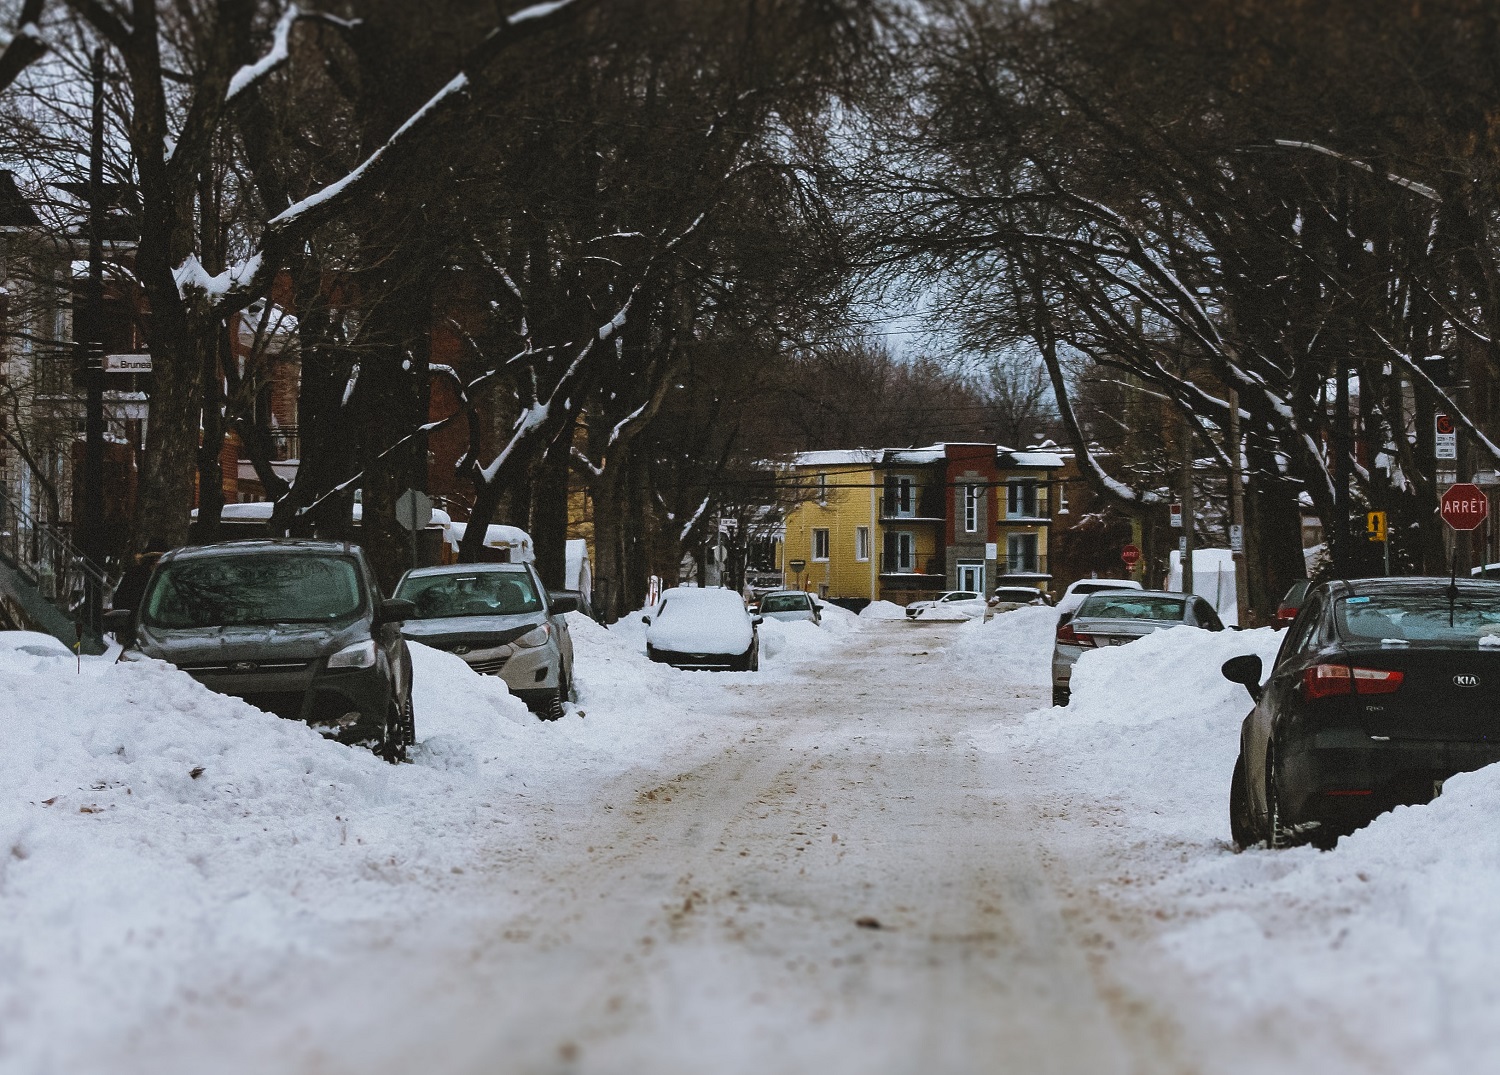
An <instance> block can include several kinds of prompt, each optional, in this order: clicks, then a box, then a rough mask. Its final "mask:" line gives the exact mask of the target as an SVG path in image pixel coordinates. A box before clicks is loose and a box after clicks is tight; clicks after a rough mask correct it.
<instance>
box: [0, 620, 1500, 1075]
mask: <svg viewBox="0 0 1500 1075" xmlns="http://www.w3.org/2000/svg"><path fill="white" fill-rule="evenodd" d="M1054 615H1055V614H1054V613H1053V612H1052V610H1050V609H1045V608H1027V609H1021V610H1019V611H1018V612H1015V613H1009V614H1007V615H1004V616H1001V617H998V618H997V619H996V620H995V621H993V622H991V623H989V624H979V623H963V624H960V623H932V624H926V623H922V624H908V623H905V622H900V621H882V620H878V619H865V620H855V619H854V618H853V617H846V616H839V617H838V618H836V619H832V620H831V622H829V624H828V625H827V626H826V627H825V628H822V629H820V628H816V627H814V626H812V625H811V624H790V625H783V624H775V623H768V624H767V631H766V636H765V639H764V642H765V657H766V664H765V671H763V672H761V673H758V674H756V673H727V674H716V673H683V672H678V671H676V670H673V669H669V668H666V667H663V666H659V665H651V664H648V663H646V662H645V660H644V657H643V656H642V655H641V653H640V626H639V624H638V622H636V621H635V620H630V621H626V622H623V623H621V624H619V625H617V626H616V627H615V628H613V629H612V630H611V631H608V632H606V631H604V630H603V629H601V628H597V627H594V626H592V625H591V624H588V623H587V622H586V621H582V620H581V619H580V620H579V621H578V624H577V627H576V628H575V635H576V637H577V644H578V680H579V688H580V695H581V697H580V702H579V705H578V707H577V708H576V710H575V711H574V712H573V713H572V714H570V715H569V716H568V717H567V718H565V719H564V720H563V721H562V722H560V723H559V724H557V725H547V724H542V723H540V722H537V721H535V720H534V719H532V718H530V717H529V715H527V714H526V713H525V712H524V710H522V709H521V707H520V706H519V705H518V704H517V703H515V702H514V701H513V700H512V699H509V698H507V697H505V694H504V690H503V688H501V687H500V686H499V685H498V682H497V681H494V680H485V679H481V678H479V677H475V676H473V675H472V674H471V673H469V672H468V671H467V669H465V668H464V667H462V666H461V663H460V662H458V661H457V660H456V659H453V658H447V657H445V656H444V655H441V654H436V653H433V652H432V651H423V652H421V653H420V657H421V663H420V664H419V669H418V676H419V692H420V693H419V695H418V712H419V737H420V738H421V739H422V740H423V744H422V747H421V749H420V750H419V752H418V753H417V756H416V764H414V765H409V766H401V767H398V768H395V769H391V768H389V767H386V766H384V765H383V763H380V762H378V761H376V760H375V759H373V758H370V757H368V756H367V755H363V754H361V753H360V752H357V751H350V750H348V749H346V748H343V747H338V746H336V745H333V744H328V743H324V742H323V741H321V740H319V739H318V737H317V736H315V735H313V734H312V733H311V732H309V731H307V729H305V728H303V727H301V726H299V725H294V724H290V723H288V722H283V721H278V720H277V719H276V718H272V717H263V718H262V717H261V716H260V715H258V714H256V713H255V711H253V710H250V709H249V708H248V707H245V706H243V705H242V704H241V703H238V702H236V701H234V700H230V699H220V698H217V697H216V696H213V695H209V694H207V693H206V692H204V691H202V690H201V689H199V688H197V687H196V685H194V684H192V683H191V682H189V681H187V680H186V677H184V676H181V675H180V674H178V673H175V672H173V671H171V670H169V669H166V668H165V667H156V668H146V669H143V668H141V667H139V666H138V667H134V668H131V667H128V666H116V667H110V666H95V667H93V668H90V667H89V666H87V665H86V666H85V668H84V672H85V674H84V675H78V674H76V673H75V672H74V671H73V669H72V668H71V667H68V668H63V667H61V666H60V665H58V666H55V667H48V666H47V664H46V661H45V660H42V661H41V663H40V664H38V665H37V666H35V667H27V668H20V667H17V668H13V669H9V670H8V671H7V672H6V674H5V675H4V679H5V683H4V690H5V695H4V697H5V699H6V703H5V707H6V712H5V721H6V724H7V726H8V727H12V728H14V729H15V733H14V734H12V733H8V735H9V738H11V740H12V743H13V744H15V743H17V741H18V740H19V746H13V747H12V749H11V750H10V751H9V752H8V753H7V755H6V760H5V761H4V762H3V763H0V764H3V765H4V766H5V768H4V770H3V771H4V774H5V776H6V781H5V788H6V800H5V803H4V806H3V812H0V836H3V837H4V839H5V840H6V841H7V843H6V846H7V847H9V848H10V854H9V856H8V857H7V860H6V862H5V865H4V867H3V870H0V923H3V924H0V1070H4V1071H6V1072H12V1071H14V1072H17V1073H22V1072H24V1073H26V1075H32V1073H38V1075H41V1073H47V1075H51V1073H74V1072H93V1071H101V1072H102V1071H110V1072H136V1071H140V1072H147V1071H150V1072H189V1071H192V1072H200V1071H205V1070H212V1071H228V1072H238V1071H244V1072H339V1073H342V1072H374V1073H381V1072H392V1073H395V1072H412V1071H424V1072H428V1071H430V1072H471V1071H472V1072H480V1071H483V1072H495V1071H507V1072H510V1071H514V1072H551V1071H579V1072H621V1073H624V1072H640V1071H647V1070H651V1071H659V1072H690V1071H715V1072H768V1071H769V1072H793V1071H821V1072H850V1073H856V1072H858V1073H865V1072H892V1073H896V1072H913V1071H928V1072H972V1071H1015V1072H1063V1073H1072V1072H1089V1073H1098V1072H1142V1073H1147V1072H1149V1073H1158V1072H1213V1073H1218V1072H1226V1073H1241V1072H1243V1073H1247V1075H1248V1073H1260V1072H1273V1071H1277V1072H1280V1071H1292V1070H1318V1071H1321V1072H1343V1071H1348V1072H1386V1071H1391V1072H1396V1071H1401V1072H1428V1071H1431V1072H1440V1071H1449V1070H1464V1069H1466V1070H1476V1071H1477V1070H1485V1069H1487V1068H1489V1067H1492V1066H1493V1065H1494V1063H1495V1062H1496V1060H1497V1059H1500V1036H1497V1033H1496V1029H1495V1027H1494V1026H1493V1024H1494V1020H1493V1019H1492V1018H1490V1016H1491V1015H1492V1014H1493V1012H1494V1011H1495V1005H1496V999H1497V998H1496V994H1495V986H1494V985H1493V984H1491V980H1490V976H1489V975H1488V973H1487V971H1486V970H1485V968H1486V967H1487V966H1488V965H1490V964H1492V963H1493V958H1492V957H1493V955H1494V954H1495V950H1496V945H1495V942H1494V941H1493V940H1492V939H1491V938H1493V937H1494V936H1496V935H1497V931H1496V929H1495V927H1496V926H1497V925H1500V923H1497V922H1496V920H1495V911H1494V910H1493V901H1492V900H1490V899H1489V898H1488V896H1487V893H1492V892H1493V891H1494V887H1493V886H1494V884H1495V879H1496V877H1497V876H1500V863H1497V861H1496V853H1495V850H1494V846H1495V845H1494V841H1493V840H1487V839H1486V838H1485V837H1484V836H1483V832H1484V831H1485V830H1483V829H1481V828H1479V827H1478V826H1477V825H1476V824H1475V821H1476V819H1479V818H1482V817H1492V816H1493V812H1494V803H1495V801H1496V799H1497V797H1500V795H1497V791H1496V786H1497V783H1500V781H1497V780H1496V779H1495V777H1494V774H1493V773H1488V772H1487V773H1480V774H1474V775H1472V776H1469V777H1463V778H1457V779H1455V780H1454V781H1452V782H1451V784H1450V790H1449V791H1447V792H1445V794H1444V796H1443V797H1442V799H1440V800H1439V801H1438V802H1437V803H1435V804H1434V805H1433V806H1432V807H1430V808H1418V809H1404V810H1401V811H1398V812H1397V814H1395V815H1391V816H1388V817H1386V818H1383V819H1382V820H1381V821H1380V822H1378V823H1377V824H1376V825H1374V826H1372V827H1371V828H1370V829H1368V830H1366V831H1365V832H1363V833H1360V834H1357V835H1356V836H1355V837H1353V838H1352V839H1349V840H1346V841H1344V842H1343V843H1342V844H1341V845H1340V847H1339V848H1338V849H1336V850H1335V851H1334V852H1332V853H1329V854H1326V855H1320V854H1319V853H1318V852H1316V851H1313V850H1311V849H1307V848H1304V849H1298V850H1295V851H1291V852H1274V853H1273V852H1269V851H1251V852H1247V853H1245V854H1242V855H1236V854H1234V853H1233V852H1232V851H1231V850H1230V849H1229V847H1228V844H1227V824H1226V822H1225V820H1224V813H1225V811H1224V799H1225V789H1226V785H1227V777H1228V767H1229V765H1230V764H1231V763H1232V761H1233V756H1234V750H1235V735H1236V730H1237V727H1238V723H1239V719H1240V717H1242V716H1243V713H1244V711H1245V709H1246V708H1247V707H1248V704H1247V700H1246V698H1245V696H1244V694H1243V691H1242V690H1241V689H1240V688H1237V687H1232V686H1231V685H1230V684H1227V683H1225V682H1224V681H1223V680H1222V679H1218V678H1217V675H1218V673H1217V666H1218V663H1219V662H1220V661H1222V660H1223V659H1224V657H1226V656H1229V655H1231V654H1233V653H1238V652H1250V651H1258V652H1262V653H1266V652H1268V651H1270V650H1271V649H1273V648H1274V645H1275V644H1276V641H1277V638H1278V636H1276V635H1275V634H1273V633H1272V632H1269V631H1258V632H1245V633H1243V634H1239V633H1229V632H1226V633H1224V634H1222V635H1208V634H1206V633H1204V632H1199V631H1195V630H1189V629H1184V630H1180V631H1172V632H1166V633H1163V634H1161V635H1157V636H1154V637H1152V638H1149V639H1147V640H1144V641H1143V642H1139V643H1134V644H1132V645H1131V646H1128V647H1121V648H1119V649H1116V650H1111V651H1101V652H1099V653H1096V654H1090V655H1089V656H1088V657H1087V658H1086V659H1085V660H1084V661H1083V662H1081V663H1080V666H1079V673H1078V677H1077V678H1076V679H1075V695H1074V697H1075V701H1074V704H1073V706H1072V707H1070V708H1069V709H1068V710H1052V709H1047V708H1046V693H1047V671H1046V656H1047V653H1048V652H1049V651H1050V645H1051V636H1052V617H1053V616H1054ZM90 673H91V674H90ZM101 686H103V687H105V688H106V689H101ZM476 692H478V693H476ZM1236 692H1238V693H1236ZM149 703H154V705H153V704H149ZM83 705H90V706H93V707H94V711H92V712H90V711H85V710H84V709H82V708H80V707H81V706H83ZM579 711H581V714H580V712H579ZM43 717H45V718H47V719H45V720H44V719H41V718H43ZM195 725H196V727H195ZM278 759H279V760H278ZM200 766H201V767H202V768H203V770H204V771H203V772H202V773H200V774H198V775H196V776H194V775H192V773H191V770H192V769H194V768H198V767H200ZM179 770H180V772H179ZM49 798H50V799H52V801H51V802H48V801H47V800H48V799H49ZM1465 837H1467V840H1466V839H1465ZM1403 862H1404V866H1403Z"/></svg>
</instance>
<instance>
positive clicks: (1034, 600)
mask: <svg viewBox="0 0 1500 1075" xmlns="http://www.w3.org/2000/svg"><path fill="white" fill-rule="evenodd" d="M1048 603H1049V602H1048V600H1047V595H1046V594H1044V593H1042V591H1041V590H1038V589H1036V588H1035V587H1034V586H997V587H995V592H994V593H993V594H992V595H991V596H990V600H989V606H990V611H991V612H1013V611H1015V610H1016V609H1018V608H1024V607H1026V606H1027V605H1045V604H1048Z"/></svg>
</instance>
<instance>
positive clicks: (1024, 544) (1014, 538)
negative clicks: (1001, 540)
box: [1005, 534, 1040, 573]
mask: <svg viewBox="0 0 1500 1075" xmlns="http://www.w3.org/2000/svg"><path fill="white" fill-rule="evenodd" d="M1005 552H1006V568H1007V570H1009V571H1013V572H1014V571H1022V572H1031V573H1034V572H1036V571H1038V570H1040V566H1039V564H1038V561H1037V536H1036V535H1035V534H1012V535H1010V537H1009V538H1008V539H1007V540H1006V550H1005Z"/></svg>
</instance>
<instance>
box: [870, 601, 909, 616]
mask: <svg viewBox="0 0 1500 1075" xmlns="http://www.w3.org/2000/svg"><path fill="white" fill-rule="evenodd" d="M859 618H860V619H862V620H903V619H905V618H906V609H904V608H902V607H901V606H900V605H898V604H896V603H895V602H894V601H871V602H870V603H869V604H868V605H866V606H865V607H864V608H862V609H860V610H859Z"/></svg>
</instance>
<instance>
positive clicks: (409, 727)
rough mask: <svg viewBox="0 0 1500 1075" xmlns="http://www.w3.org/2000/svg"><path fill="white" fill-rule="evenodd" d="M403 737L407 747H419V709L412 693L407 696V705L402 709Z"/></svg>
mask: <svg viewBox="0 0 1500 1075" xmlns="http://www.w3.org/2000/svg"><path fill="white" fill-rule="evenodd" d="M401 735H402V738H403V739H404V740H405V741H406V745H407V746H409V747H414V746H416V745H417V707H416V705H415V704H414V703H413V702H412V697H411V694H410V692H408V693H407V695H406V705H404V706H403V707H402V708H401Z"/></svg>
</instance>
